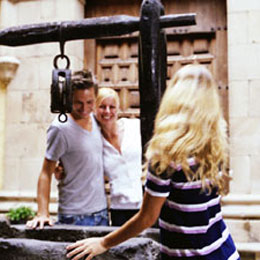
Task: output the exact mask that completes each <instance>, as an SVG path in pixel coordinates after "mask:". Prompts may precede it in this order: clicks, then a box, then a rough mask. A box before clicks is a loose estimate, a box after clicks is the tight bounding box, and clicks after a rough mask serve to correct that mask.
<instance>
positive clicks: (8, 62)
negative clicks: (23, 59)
mask: <svg viewBox="0 0 260 260" xmlns="http://www.w3.org/2000/svg"><path fill="white" fill-rule="evenodd" d="M19 63H20V62H19V61H18V60H17V59H16V58H14V57H10V56H2V57H0V189H1V187H2V182H3V174H4V151H5V149H4V148H5V146H4V143H5V115H6V110H5V108H6V88H7V86H8V84H9V83H10V81H11V80H12V79H13V78H14V75H15V73H16V70H17V68H18V65H19Z"/></svg>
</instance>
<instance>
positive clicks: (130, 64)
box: [85, 0, 228, 120]
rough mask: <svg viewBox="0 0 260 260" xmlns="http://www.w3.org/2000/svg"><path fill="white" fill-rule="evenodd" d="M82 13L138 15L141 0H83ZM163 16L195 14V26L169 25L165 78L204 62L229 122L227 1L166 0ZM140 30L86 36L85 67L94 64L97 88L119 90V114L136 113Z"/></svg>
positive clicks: (89, 15) (89, 14)
mask: <svg viewBox="0 0 260 260" xmlns="http://www.w3.org/2000/svg"><path fill="white" fill-rule="evenodd" d="M86 2H87V3H86V17H94V16H109V15H116V14H128V15H133V16H139V8H140V4H141V2H142V1H136V0H135V1H131V4H129V2H130V1H125V0H120V1H119V0H110V1H106V5H104V4H102V3H103V2H102V1H100V2H99V1H94V0H91V1H86ZM162 4H163V5H164V8H165V14H178V13H196V21H197V25H196V26H188V27H176V28H168V29H167V30H166V32H167V68H168V69H167V79H170V78H171V77H172V76H173V75H174V73H175V72H176V70H177V69H179V68H180V67H182V66H184V65H186V64H190V63H199V64H204V65H206V66H207V67H208V68H209V69H210V70H211V72H212V73H213V75H214V77H215V79H216V81H217V84H218V88H219V92H220V95H221V97H222V104H223V110H224V115H225V118H226V119H227V120H228V84H227V82H228V79H227V26H226V1H225V0H182V1H178V0H164V1H162ZM137 37H138V33H134V34H132V35H126V36H122V37H115V38H110V39H107V38H106V39H98V40H87V41H86V48H85V61H86V62H85V65H86V66H87V67H90V68H92V69H93V70H94V71H95V73H96V75H97V79H98V82H99V86H100V87H104V86H106V87H111V88H114V89H115V90H117V91H118V93H119V96H120V102H121V112H120V116H126V117H138V116H139V92H138V62H137V60H138V59H137V55H138V49H137V40H138V38H137Z"/></svg>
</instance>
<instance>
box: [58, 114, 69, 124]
mask: <svg viewBox="0 0 260 260" xmlns="http://www.w3.org/2000/svg"><path fill="white" fill-rule="evenodd" d="M62 116H64V120H62V118H61V117H62ZM58 119H59V121H60V122H61V123H65V122H66V121H67V120H68V116H67V115H66V114H65V113H60V114H59V116H58Z"/></svg>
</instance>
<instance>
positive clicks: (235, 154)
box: [223, 0, 260, 248]
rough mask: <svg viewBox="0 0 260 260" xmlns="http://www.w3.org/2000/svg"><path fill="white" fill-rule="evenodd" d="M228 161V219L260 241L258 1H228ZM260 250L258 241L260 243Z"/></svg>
mask: <svg viewBox="0 0 260 260" xmlns="http://www.w3.org/2000/svg"><path fill="white" fill-rule="evenodd" d="M227 7H228V8H227V10H228V17H227V18H228V76H229V90H230V94H229V112H230V118H229V123H230V125H229V126H230V164H231V169H232V170H233V176H232V177H233V180H232V182H231V184H230V194H229V195H228V196H227V197H226V198H224V199H223V212H224V217H225V218H226V219H227V221H228V222H229V226H230V227H231V230H232V232H233V233H234V236H235V239H236V240H237V241H239V242H243V243H244V242H245V243H248V242H250V243H252V242H258V243H259V242H260V181H259V178H260V174H259V169H260V103H259V100H260V33H259V30H258V29H257V28H259V25H260V2H259V1H258V0H250V1H244V0H228V1H227ZM258 248H260V244H258Z"/></svg>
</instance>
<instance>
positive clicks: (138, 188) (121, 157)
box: [103, 118, 143, 209]
mask: <svg viewBox="0 0 260 260" xmlns="http://www.w3.org/2000/svg"><path fill="white" fill-rule="evenodd" d="M119 121H120V123H122V124H123V129H124V131H123V137H122V142H121V153H119V151H118V150H117V149H116V148H115V147H114V146H112V145H111V144H110V143H109V142H108V141H107V140H106V139H105V138H103V141H104V150H103V151H104V152H103V153H104V157H103V158H104V169H105V175H106V176H108V178H109V183H110V196H111V197H110V199H111V204H110V208H112V209H139V208H140V207H141V204H142V198H143V193H142V182H141V176H142V166H141V165H142V148H141V134H140V120H139V119H128V118H121V119H119Z"/></svg>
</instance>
